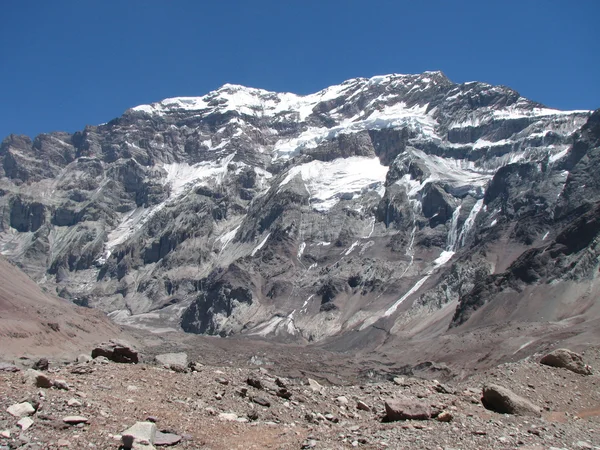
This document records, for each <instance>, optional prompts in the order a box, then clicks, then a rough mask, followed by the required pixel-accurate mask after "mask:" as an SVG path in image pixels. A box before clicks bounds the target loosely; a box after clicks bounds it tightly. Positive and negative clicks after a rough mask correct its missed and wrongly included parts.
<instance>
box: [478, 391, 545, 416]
mask: <svg viewBox="0 0 600 450" xmlns="http://www.w3.org/2000/svg"><path fill="white" fill-rule="evenodd" d="M481 402H482V403H483V406H485V407H486V408H487V409H489V410H491V411H495V412H497V413H500V414H515V415H517V416H533V417H540V416H541V413H542V410H541V408H539V407H538V406H536V405H534V404H533V403H531V402H530V401H529V400H527V399H526V398H523V397H520V396H519V395H517V394H515V393H514V392H512V391H511V390H509V389H506V388H504V387H502V386H497V385H494V384H488V385H486V386H484V387H483V396H482V398H481Z"/></svg>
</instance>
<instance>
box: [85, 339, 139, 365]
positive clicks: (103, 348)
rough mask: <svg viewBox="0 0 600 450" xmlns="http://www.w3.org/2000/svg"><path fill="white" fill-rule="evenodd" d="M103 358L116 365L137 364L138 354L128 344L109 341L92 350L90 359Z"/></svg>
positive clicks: (113, 340) (119, 341)
mask: <svg viewBox="0 0 600 450" xmlns="http://www.w3.org/2000/svg"><path fill="white" fill-rule="evenodd" d="M98 356H104V357H105V358H108V359H109V360H111V361H114V362H118V363H138V362H139V354H138V352H137V350H136V349H135V348H134V347H133V346H132V345H131V344H129V343H128V342H125V341H121V340H117V339H111V340H110V341H108V342H103V343H102V344H100V345H99V346H98V347H96V348H95V349H93V350H92V358H97V357H98Z"/></svg>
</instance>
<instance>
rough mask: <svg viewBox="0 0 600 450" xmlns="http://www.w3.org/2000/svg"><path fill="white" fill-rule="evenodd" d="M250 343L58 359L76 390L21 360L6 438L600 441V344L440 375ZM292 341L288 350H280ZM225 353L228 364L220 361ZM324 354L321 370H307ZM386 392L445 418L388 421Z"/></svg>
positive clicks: (12, 385)
mask: <svg viewBox="0 0 600 450" xmlns="http://www.w3.org/2000/svg"><path fill="white" fill-rule="evenodd" d="M239 344H240V346H241V345H242V342H240V343H239ZM248 345H249V347H251V348H253V352H254V357H252V358H250V359H249V360H246V359H243V360H242V359H239V360H237V361H234V360H233V359H234V358H238V357H240V356H241V354H242V353H240V352H237V351H233V352H231V353H229V354H228V353H227V352H226V351H224V350H223V351H219V350H218V347H213V354H212V355H208V353H207V357H206V358H200V357H199V356H198V357H196V356H195V357H194V358H195V359H194V360H193V361H192V362H196V361H197V362H198V363H197V364H193V370H187V371H186V372H180V371H179V369H180V368H177V367H174V369H176V370H172V369H171V368H167V367H166V366H160V365H157V364H156V363H155V362H153V361H151V360H152V359H153V358H152V357H148V356H147V357H146V358H144V359H143V360H142V362H141V363H139V364H117V363H113V362H108V361H104V362H102V361H100V360H93V361H90V362H86V363H80V364H75V363H67V362H57V361H51V364H50V368H49V370H48V371H47V372H45V374H46V375H47V376H48V377H49V378H51V379H53V380H57V379H59V380H64V381H65V382H66V384H67V385H68V390H65V389H57V388H48V389H44V388H39V387H35V386H33V385H32V384H29V383H27V382H24V381H23V380H24V373H25V371H26V368H27V366H28V365H30V364H31V363H32V362H33V361H32V360H27V359H21V360H17V361H15V363H16V364H17V365H19V366H21V370H20V371H18V372H14V373H9V372H2V371H0V406H1V408H0V432H1V434H0V449H2V450H4V449H8V448H11V449H12V448H24V449H26V448H28V449H58V448H71V449H83V448H96V449H117V448H119V446H120V438H121V436H120V435H121V433H122V432H123V431H124V430H125V429H127V428H128V427H130V426H132V425H133V424H135V423H136V422H138V421H145V420H147V419H148V418H151V420H152V421H155V422H156V426H157V428H158V430H161V431H166V432H170V433H175V434H177V435H178V436H179V437H180V438H181V441H180V442H179V443H177V444H175V445H174V446H173V447H170V448H179V449H215V450H216V449H252V448H255V449H264V448H272V449H300V448H317V449H318V448H323V449H325V448H329V449H337V448H364V449H383V448H390V449H401V448H406V449H409V448H410V449H415V448H417V449H420V448H422V449H438V448H439V449H456V448H460V449H484V448H494V449H513V448H520V449H540V450H541V449H550V448H552V447H554V448H568V449H577V448H600V376H599V375H598V374H599V373H600V347H592V348H588V349H586V351H585V352H584V354H583V357H584V360H585V362H586V363H587V364H589V365H590V366H591V367H592V370H593V373H594V374H593V375H589V376H585V375H579V374H576V373H573V372H570V371H568V370H566V369H560V368H553V367H548V366H543V365H540V364H539V363H538V361H539V355H533V356H531V357H528V358H526V359H523V360H521V361H517V362H512V363H506V364H501V365H499V366H497V367H493V368H490V369H488V370H485V371H476V372H475V374H474V375H472V376H470V377H467V378H465V379H463V380H459V381H452V380H442V382H440V381H437V380H433V379H423V378H416V377H410V376H398V377H394V378H393V379H392V378H391V377H390V379H381V378H374V379H372V380H371V381H369V379H368V378H367V377H362V381H361V380H360V379H359V378H354V380H352V379H350V378H345V379H342V378H341V377H337V376H336V374H335V373H333V372H330V371H328V368H330V367H331V366H328V365H327V363H326V361H325V355H326V353H325V352H323V353H322V354H321V353H319V351H317V350H315V352H314V354H313V355H311V351H312V349H306V348H305V349H304V350H303V351H300V350H299V349H298V352H295V351H290V350H293V348H292V347H285V346H281V349H280V350H281V351H280V352H277V351H276V352H270V353H269V355H270V357H269V358H266V353H265V354H263V353H261V351H260V350H257V346H260V345H261V344H260V343H259V344H248ZM264 345H266V344H264ZM240 348H241V347H240ZM285 349H287V351H288V354H287V356H286V357H287V359H281V360H277V359H276V358H278V357H279V356H281V355H284V354H285V351H284V350H285ZM215 350H216V351H215ZM217 353H220V354H221V357H222V358H223V359H222V360H223V361H225V363H223V364H217V363H215V358H216V354H217ZM263 357H264V358H263ZM292 360H294V361H295V365H294V364H292V365H290V361H292ZM303 361H304V362H305V363H306V368H307V370H303V369H302V362H303ZM319 365H321V367H322V368H323V370H322V371H321V372H320V373H319V372H318V371H317V370H315V371H314V372H313V371H311V369H312V368H315V367H318V366H319ZM290 367H292V370H290ZM74 372H79V373H74ZM86 372H87V373H86ZM309 378H310V381H309ZM488 383H494V384H497V385H500V386H504V387H506V388H509V389H511V390H512V391H513V392H515V393H516V394H518V395H520V396H522V397H524V398H526V399H528V400H530V401H531V402H532V403H534V404H536V405H538V406H539V407H541V408H542V410H543V413H542V416H541V417H526V416H518V415H508V414H498V413H495V412H492V411H489V410H487V409H485V408H484V407H483V405H482V402H481V392H482V386H483V385H484V384H488ZM63 387H66V386H63ZM390 398H404V399H407V401H409V402H412V403H414V404H415V405H421V406H422V405H426V406H427V407H428V408H429V409H430V410H431V411H432V415H433V416H437V417H438V419H435V418H431V419H429V420H405V421H394V422H386V421H385V420H384V416H385V407H384V405H385V401H386V400H387V399H390ZM24 401H29V402H30V403H31V404H33V405H35V406H37V411H36V412H35V413H33V414H32V415H31V419H32V420H33V425H31V427H30V428H29V429H27V430H26V431H21V430H20V429H19V428H18V427H17V425H16V424H17V421H18V418H16V417H13V416H11V415H10V414H8V412H7V411H6V410H7V408H8V407H10V406H11V405H13V404H15V403H19V402H24ZM38 403H39V406H38V405H37V404H38ZM415 407H418V406H415ZM65 416H83V417H84V418H85V419H87V421H88V423H86V424H81V425H67V424H65V423H64V421H63V418H64V417H65ZM441 418H444V419H445V420H448V419H449V421H448V422H442V421H440V420H439V419H441Z"/></svg>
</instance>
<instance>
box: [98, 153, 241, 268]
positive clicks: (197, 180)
mask: <svg viewBox="0 0 600 450" xmlns="http://www.w3.org/2000/svg"><path fill="white" fill-rule="evenodd" d="M234 156H235V154H231V155H228V156H227V157H224V158H221V159H219V160H217V161H210V162H202V163H199V164H195V165H189V164H186V163H172V164H163V165H162V168H163V169H164V170H165V172H166V177H165V178H164V179H163V180H162V183H163V185H169V186H170V188H171V191H170V194H169V198H168V200H166V201H164V202H163V203H160V204H158V205H154V206H151V207H148V208H144V207H139V208H136V209H132V210H131V211H129V212H127V213H125V214H124V216H123V218H122V219H121V223H120V224H119V225H118V226H117V227H116V228H115V229H114V230H112V231H111V232H110V233H109V235H108V240H107V242H106V244H105V248H104V249H105V254H104V256H103V258H104V259H107V258H108V255H110V252H111V251H112V249H113V248H114V247H116V246H117V245H120V244H122V243H123V242H125V241H126V240H127V239H129V237H131V235H132V234H133V233H134V232H135V231H137V230H139V229H140V228H141V227H143V226H144V225H145V224H146V223H147V222H148V221H149V220H150V219H151V218H152V217H153V216H154V215H155V214H156V213H157V212H159V211H160V210H162V209H163V208H164V207H165V206H166V204H167V203H168V201H169V200H172V199H175V198H177V197H180V196H181V195H183V194H185V193H186V192H187V191H188V190H189V189H190V188H191V187H193V186H197V185H199V184H205V183H207V182H209V181H210V182H214V183H217V184H220V183H221V182H222V181H223V178H224V177H225V175H226V173H227V166H228V165H229V163H230V162H231V161H232V160H233V158H234Z"/></svg>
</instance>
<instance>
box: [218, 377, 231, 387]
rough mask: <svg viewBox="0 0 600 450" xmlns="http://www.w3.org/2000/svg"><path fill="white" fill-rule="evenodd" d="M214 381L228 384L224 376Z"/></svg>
mask: <svg viewBox="0 0 600 450" xmlns="http://www.w3.org/2000/svg"><path fill="white" fill-rule="evenodd" d="M215 381H216V382H217V383H219V384H222V385H224V386H227V385H228V384H229V380H226V379H225V378H221V377H218V378H216V379H215Z"/></svg>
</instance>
